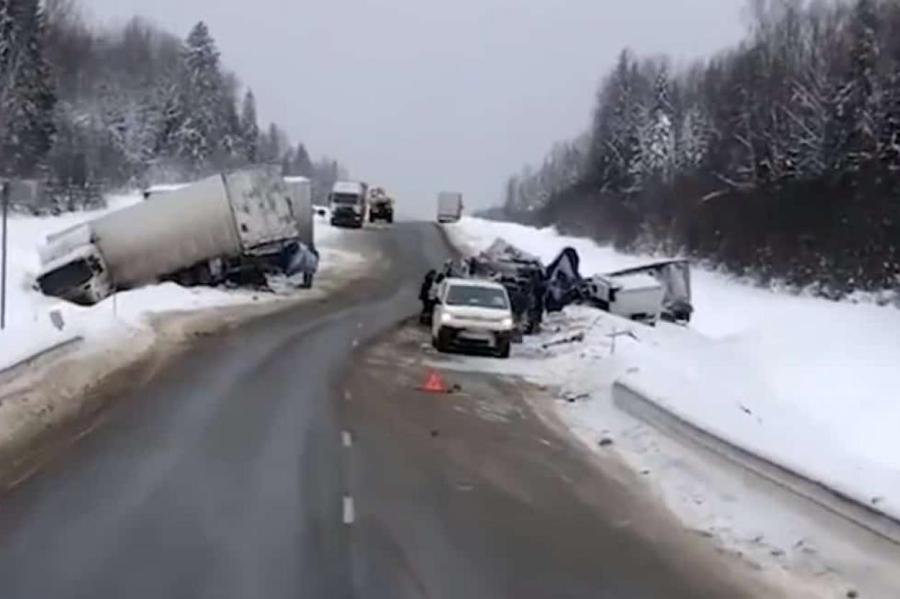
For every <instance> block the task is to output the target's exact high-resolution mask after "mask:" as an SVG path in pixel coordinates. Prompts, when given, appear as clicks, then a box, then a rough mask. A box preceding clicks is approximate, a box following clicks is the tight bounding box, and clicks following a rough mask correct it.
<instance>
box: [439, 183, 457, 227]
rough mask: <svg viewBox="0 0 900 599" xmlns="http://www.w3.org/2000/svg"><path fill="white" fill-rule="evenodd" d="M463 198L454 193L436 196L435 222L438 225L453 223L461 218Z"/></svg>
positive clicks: (447, 192)
mask: <svg viewBox="0 0 900 599" xmlns="http://www.w3.org/2000/svg"><path fill="white" fill-rule="evenodd" d="M462 213H463V196H462V194H461V193H458V192H455V191H442V192H441V193H439V194H438V202H437V221H438V222H439V223H455V222H458V221H459V219H460V218H462Z"/></svg>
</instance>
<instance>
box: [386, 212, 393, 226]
mask: <svg viewBox="0 0 900 599" xmlns="http://www.w3.org/2000/svg"><path fill="white" fill-rule="evenodd" d="M384 222H386V223H387V224H389V225H392V224H394V215H393V214H388V215H387V218H385V219H384Z"/></svg>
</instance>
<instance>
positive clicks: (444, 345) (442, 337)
mask: <svg viewBox="0 0 900 599" xmlns="http://www.w3.org/2000/svg"><path fill="white" fill-rule="evenodd" d="M434 347H435V349H437V350H438V351H439V352H441V353H442V354H445V353H447V352H449V351H450V335H449V334H448V333H447V331H445V330H444V329H438V334H437V338H436V339H435V344H434Z"/></svg>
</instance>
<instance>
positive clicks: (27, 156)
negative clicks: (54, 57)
mask: <svg viewBox="0 0 900 599" xmlns="http://www.w3.org/2000/svg"><path fill="white" fill-rule="evenodd" d="M0 29H2V30H3V32H2V33H3V38H4V39H5V44H3V45H0V113H2V115H3V116H2V117H0V157H2V158H0V160H2V162H3V163H2V164H0V168H2V169H3V170H4V171H5V172H7V173H8V174H15V175H18V176H25V177H28V176H34V175H35V174H36V173H37V171H38V170H39V168H40V166H41V165H42V164H43V163H44V160H45V159H46V157H47V153H48V152H49V151H50V147H51V145H52V143H53V133H54V130H55V129H54V124H53V109H54V106H55V104H56V96H55V94H54V93H53V87H52V82H51V79H50V69H49V66H48V65H47V61H46V58H45V56H44V46H43V36H44V17H43V13H42V11H41V8H40V4H39V2H38V0H2V2H0Z"/></svg>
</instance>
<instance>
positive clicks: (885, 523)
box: [613, 380, 900, 545]
mask: <svg viewBox="0 0 900 599" xmlns="http://www.w3.org/2000/svg"><path fill="white" fill-rule="evenodd" d="M613 402H614V403H615V405H616V406H617V407H619V408H620V409H622V410H623V411H625V412H627V413H628V414H631V415H632V416H634V417H635V418H638V419H640V420H643V421H644V422H646V423H648V424H650V425H651V426H654V427H656V428H658V429H660V430H663V431H664V432H668V433H671V434H673V435H675V436H677V437H680V438H682V439H686V440H688V441H690V442H692V443H694V444H696V445H699V446H700V447H702V448H704V449H706V450H708V451H711V452H713V453H714V454H716V455H718V456H720V457H722V458H724V459H726V460H728V461H729V462H731V463H732V464H735V465H736V466H738V467H740V468H743V469H744V470H747V471H750V472H752V473H753V474H756V475H757V476H760V477H762V478H764V479H766V480H768V481H769V482H771V483H774V484H776V485H777V486H779V487H781V488H784V489H786V490H788V491H790V492H792V493H794V494H795V495H799V496H800V497H803V498H805V499H807V500H809V501H811V502H813V503H815V504H816V505H818V506H819V507H822V508H824V509H826V510H828V511H830V512H832V513H833V514H836V515H838V516H840V517H842V518H844V519H846V520H849V521H851V522H853V523H855V524H856V525H858V526H860V527H862V528H864V529H866V530H868V531H870V532H872V533H873V534H875V535H877V536H879V537H881V538H883V539H886V540H888V541H890V542H892V543H894V544H897V545H900V521H898V520H896V519H895V518H893V517H891V516H889V515H887V514H885V513H884V512H881V511H879V510H877V509H875V508H874V507H872V506H871V505H868V504H866V503H864V502H862V501H859V500H857V499H855V498H853V497H850V496H848V495H847V494H846V493H843V492H841V491H838V490H836V489H832V488H831V487H829V486H827V485H826V484H824V483H822V482H821V481H817V480H814V479H811V478H809V477H807V476H805V475H803V474H800V473H798V472H796V471H794V470H791V469H790V468H787V467H785V466H783V465H781V464H777V463H775V462H772V461H771V460H768V459H765V458H762V457H760V456H758V455H756V454H755V453H753V452H750V451H748V450H746V449H743V448H742V447H738V446H737V445H735V444H733V443H731V442H730V441H726V440H725V439H722V438H721V437H719V436H717V435H714V434H712V433H710V432H708V431H706V430H704V429H702V428H701V427H699V426H697V425H695V424H694V423H692V422H689V421H688V420H685V419H684V418H682V417H680V416H678V415H676V414H673V413H672V412H670V411H669V410H667V409H666V408H664V407H662V406H661V405H659V404H658V403H657V402H655V401H653V400H652V399H651V398H650V397H649V394H648V393H645V392H642V391H641V390H640V389H639V388H638V386H637V385H632V384H629V383H628V382H624V381H621V380H620V381H616V383H615V384H614V385H613Z"/></svg>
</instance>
